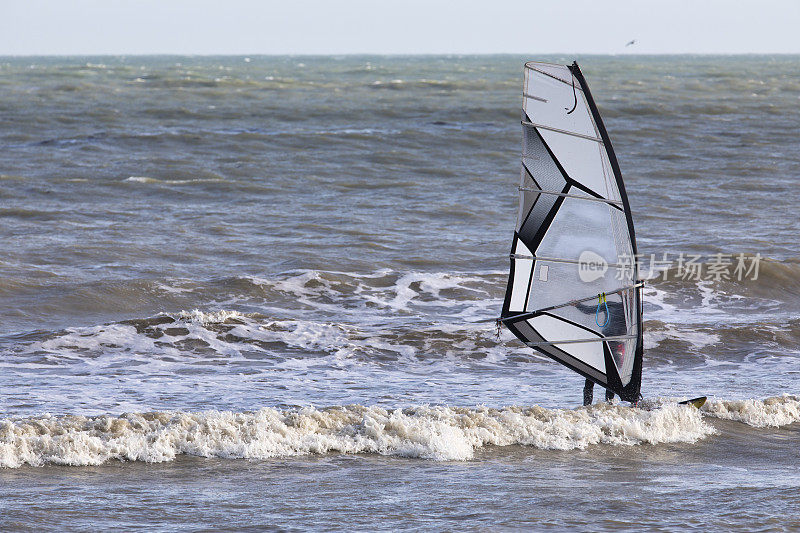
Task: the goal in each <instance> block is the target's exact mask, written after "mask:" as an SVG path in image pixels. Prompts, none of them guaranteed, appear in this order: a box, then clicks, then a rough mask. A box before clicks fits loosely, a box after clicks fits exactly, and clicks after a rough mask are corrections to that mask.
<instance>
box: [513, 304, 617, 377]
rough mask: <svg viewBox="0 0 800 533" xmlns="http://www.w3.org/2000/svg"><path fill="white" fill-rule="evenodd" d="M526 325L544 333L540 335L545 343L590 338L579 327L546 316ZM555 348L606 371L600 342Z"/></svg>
mask: <svg viewBox="0 0 800 533" xmlns="http://www.w3.org/2000/svg"><path fill="white" fill-rule="evenodd" d="M528 324H530V325H531V327H533V328H534V329H535V330H536V331H543V332H546V333H545V334H543V335H542V337H543V338H544V339H545V340H546V341H556V340H558V341H582V340H585V339H586V338H587V337H592V335H591V334H590V333H588V332H587V331H585V330H583V329H581V328H579V327H576V326H573V325H572V324H569V323H567V322H564V321H562V320H558V319H556V318H553V317H550V316H547V315H542V316H537V317H536V318H532V319H530V320H528ZM598 339H600V336H598ZM555 347H556V348H558V349H560V350H562V351H564V352H567V353H568V354H569V355H571V356H572V357H574V358H575V359H577V360H579V361H581V362H583V363H586V364H587V365H589V366H591V367H592V368H595V369H597V370H599V371H600V372H603V373H605V371H606V363H605V359H604V357H603V344H602V343H600V342H572V343H564V344H555Z"/></svg>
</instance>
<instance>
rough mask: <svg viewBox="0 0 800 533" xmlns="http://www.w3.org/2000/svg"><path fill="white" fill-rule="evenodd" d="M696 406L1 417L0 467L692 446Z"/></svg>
mask: <svg viewBox="0 0 800 533" xmlns="http://www.w3.org/2000/svg"><path fill="white" fill-rule="evenodd" d="M714 432H715V430H714V428H712V427H711V426H709V425H708V424H706V423H705V422H704V421H703V419H702V416H701V414H700V412H699V411H698V410H696V409H694V408H691V407H686V406H677V405H670V406H664V407H661V408H659V409H656V410H653V411H646V410H642V409H633V408H629V407H623V406H620V405H611V404H597V405H594V406H591V407H588V408H587V407H583V408H578V409H574V410H568V409H545V408H542V407H538V406H533V407H506V408H502V409H491V408H487V407H480V408H459V407H428V406H422V407H412V408H407V409H395V410H387V409H383V408H380V407H375V406H372V407H364V406H359V405H352V406H344V407H331V408H326V409H315V408H313V407H306V408H299V409H286V410H278V409H273V408H263V409H261V410H259V411H256V412H240V413H235V412H229V411H201V412H177V411H165V412H152V413H141V414H130V413H126V414H123V415H120V416H110V415H102V416H91V417H86V416H74V415H68V416H43V417H37V418H24V419H17V420H15V419H5V420H2V421H0V466H2V467H6V468H18V467H20V466H23V465H26V464H27V465H33V466H40V465H45V464H58V465H74V466H84V465H98V464H102V463H104V462H106V461H109V460H112V459H117V460H125V461H145V462H150V463H157V462H164V461H171V460H173V459H174V458H175V457H176V456H177V455H181V454H186V455H194V456H200V457H221V458H231V459H234V458H244V459H266V458H273V457H289V456H299V455H309V454H328V453H344V454H357V453H372V454H381V455H388V456H400V457H416V458H423V459H432V460H438V461H464V460H469V459H472V458H473V457H474V454H475V451H476V450H477V449H479V448H481V447H484V446H489V445H493V446H509V445H524V446H532V447H535V448H540V449H550V450H573V449H584V448H586V447H588V446H591V445H596V444H606V445H612V446H632V445H637V444H658V443H666V442H671V443H674V442H695V441H697V440H698V439H701V438H703V437H705V436H707V435H710V434H713V433H714Z"/></svg>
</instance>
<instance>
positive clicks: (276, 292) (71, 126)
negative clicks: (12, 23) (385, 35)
mask: <svg viewBox="0 0 800 533" xmlns="http://www.w3.org/2000/svg"><path fill="white" fill-rule="evenodd" d="M247 59H249V60H245V58H243V57H221V58H213V57H194V58H188V57H128V58H124V57H120V58H111V57H105V58H0V74H2V75H1V76H0V146H2V150H0V202H2V204H1V205H0V217H1V218H2V224H0V235H1V236H2V240H3V242H4V243H5V245H6V246H5V253H4V254H3V256H2V257H0V295H2V298H0V316H2V317H3V320H2V321H0V370H2V371H1V372H0V390H1V391H2V395H0V413H2V415H0V417H1V418H2V421H0V465H1V466H2V467H4V468H3V469H1V470H0V480H2V481H0V501H2V502H3V504H2V505H3V512H2V513H0V514H1V515H2V516H1V517H0V526H3V529H14V528H24V527H33V526H42V527H50V528H53V529H64V528H68V527H71V526H74V528H86V529H88V528H90V527H93V526H95V525H100V526H101V527H107V528H111V527H124V528H137V527H140V528H151V527H165V526H166V525H168V524H169V525H172V526H175V525H177V524H180V525H182V527H185V528H197V527H211V528H225V527H231V526H232V525H235V526H236V527H244V526H252V527H255V528H258V527H284V528H293V527H296V528H299V529H306V528H318V529H340V528H345V527H354V526H361V527H362V528H369V529H380V528H384V529H398V528H410V527H424V528H449V529H455V528H467V529H482V528H486V527H493V528H509V529H518V528H527V527H530V528H536V529H545V528H551V529H566V528H589V527H591V528H599V529H635V528H637V527H639V525H640V524H641V523H642V521H643V520H644V521H645V523H646V525H649V526H652V527H654V528H664V529H670V528H675V527H704V526H712V527H718V528H724V529H747V530H772V529H782V528H796V527H798V525H799V524H798V515H799V514H800V513H798V510H797V508H796V506H795V505H794V504H793V502H795V501H796V500H797V496H798V488H797V487H798V486H800V476H799V475H798V472H797V459H798V457H797V449H798V447H797V443H798V437H800V434H799V433H798V431H799V430H800V425H798V423H799V422H798V421H800V400H799V399H798V394H800V389H798V385H797V382H798V379H797V378H798V375H799V374H800V370H798V369H799V368H800V366H798V362H799V361H798V359H799V358H800V351H798V348H797V347H798V341H800V321H798V318H797V316H798V312H799V311H800V282H798V279H800V260H798V255H797V247H796V239H797V238H796V235H797V233H798V229H800V228H798V218H797V216H796V215H797V207H796V201H795V198H794V194H792V193H793V192H794V191H795V189H796V183H797V178H798V176H800V156H798V154H797V152H796V144H797V143H796V134H795V131H796V126H797V123H798V120H799V119H800V108H799V107H798V101H799V100H800V81H798V79H797V78H796V76H793V75H792V73H793V72H794V71H796V70H797V68H798V66H800V58H798V57H795V56H776V57H756V56H748V57H688V56H675V57H636V56H625V57H597V56H595V57H592V56H589V57H585V58H578V60H579V62H580V63H581V66H582V69H583V70H584V72H585V74H586V77H587V80H588V82H589V83H590V85H591V87H592V92H593V94H594V96H595V99H596V100H597V101H598V104H599V106H600V111H601V113H602V114H603V117H604V119H605V122H606V127H607V129H608V130H609V133H610V135H611V138H612V140H613V142H614V147H615V149H616V152H617V157H618V159H619V161H620V165H621V167H622V171H623V175H624V177H625V181H626V187H627V189H628V194H629V196H630V201H631V207H632V211H633V215H634V221H635V224H636V230H637V238H638V244H639V250H640V252H642V253H644V254H645V255H646V256H650V254H655V259H657V260H659V259H663V258H664V254H667V259H668V261H667V262H663V261H662V262H661V263H658V262H657V261H656V262H655V263H654V270H653V272H652V273H651V274H650V275H649V277H651V278H652V279H651V281H650V283H649V284H648V287H647V288H646V290H645V316H644V318H645V348H646V351H645V367H644V376H643V394H644V396H645V398H646V399H647V400H648V401H647V402H646V403H645V405H644V407H646V408H648V409H651V410H645V409H632V408H630V407H627V406H622V405H615V406H611V407H609V406H596V407H592V408H590V409H586V408H577V405H578V404H579V402H580V400H581V386H582V378H580V377H579V376H577V375H574V374H572V373H571V372H569V371H568V370H566V369H563V368H562V367H560V366H558V365H557V364H555V363H553V362H551V361H549V360H547V359H545V358H543V357H541V356H538V355H536V354H532V353H530V351H529V350H528V349H526V348H524V347H522V346H520V345H519V343H518V341H516V340H514V339H513V338H512V336H511V335H510V334H508V332H501V336H500V338H499V339H497V338H496V337H495V331H494V327H493V323H492V322H491V319H492V318H494V317H495V316H497V314H498V313H499V309H500V303H501V298H502V294H503V291H504V289H505V281H506V274H507V268H508V264H507V262H508V256H507V254H508V247H509V243H510V237H511V232H512V231H513V225H514V218H515V216H516V201H517V199H516V196H517V191H516V185H517V180H518V172H519V146H520V127H519V122H518V121H519V105H520V91H521V79H522V63H523V61H524V60H525V59H531V58H521V57H513V56H484V57H302V58H299V57H252V58H247ZM546 59H550V60H555V61H560V62H571V59H572V58H566V57H564V58H561V57H552V58H546ZM682 253H683V254H685V255H687V256H688V255H690V254H697V255H700V256H701V260H700V261H701V263H702V264H703V265H704V268H705V270H704V271H703V272H704V273H706V274H704V275H703V276H701V279H699V280H695V279H680V276H679V275H678V274H679V273H678V271H677V268H676V265H675V263H674V261H675V260H676V258H677V257H679V255H680V254H682ZM719 253H722V254H731V257H730V258H731V260H732V261H733V263H734V266H735V262H736V260H737V257H738V256H739V254H747V255H745V256H744V258H745V259H746V260H747V261H748V262H752V261H753V258H754V257H755V256H754V254H760V255H761V257H762V258H763V260H761V261H760V263H759V272H758V276H757V279H751V278H752V277H753V276H752V275H750V276H743V277H744V279H742V280H737V279H736V277H737V276H736V275H735V274H733V270H732V269H731V270H730V272H731V276H730V277H731V278H732V279H727V280H726V279H719V280H715V279H713V277H711V276H708V275H707V272H708V269H709V265H710V264H711V263H712V262H713V261H714V258H713V254H719ZM670 262H671V264H670ZM648 263H649V262H648ZM668 267H670V268H668ZM665 270H666V277H667V279H666V280H664V279H663V277H664V271H665ZM700 394H707V395H709V396H711V400H710V401H709V403H708V404H707V406H706V407H704V409H703V410H702V411H696V410H693V409H692V408H688V407H686V408H678V407H675V406H673V405H672V401H673V400H676V399H680V398H686V397H690V396H697V395H700ZM513 406H518V407H513ZM62 465H63V466H62ZM431 495H433V497H431ZM709 500H712V501H713V502H714V504H713V505H711V506H709V505H708V502H709ZM76 502H85V504H84V505H83V506H78V505H77V503H76ZM643 517H644V518H643Z"/></svg>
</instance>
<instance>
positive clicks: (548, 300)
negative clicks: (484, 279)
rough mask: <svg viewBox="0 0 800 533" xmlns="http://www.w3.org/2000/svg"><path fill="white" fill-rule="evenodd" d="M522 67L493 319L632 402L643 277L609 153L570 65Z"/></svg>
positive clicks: (638, 355)
mask: <svg viewBox="0 0 800 533" xmlns="http://www.w3.org/2000/svg"><path fill="white" fill-rule="evenodd" d="M525 66H526V68H525V83H524V86H523V99H522V100H523V102H522V104H523V106H522V107H523V108H522V116H523V120H522V121H521V122H522V129H523V147H522V175H521V183H520V185H519V187H518V189H519V194H520V207H519V213H518V220H517V226H516V231H515V232H514V238H513V241H512V247H511V254H510V259H511V265H510V273H509V282H508V289H507V291H506V298H505V300H504V303H503V311H502V314H501V318H500V319H501V321H502V322H503V324H505V325H506V327H508V329H509V330H510V331H512V332H513V333H514V334H515V335H516V336H517V337H518V338H519V339H520V340H522V341H523V342H524V343H525V344H526V345H528V346H530V347H532V348H533V349H535V350H537V351H539V352H542V353H544V354H545V355H547V356H549V357H551V358H553V359H555V360H556V361H558V362H560V363H562V364H564V365H566V366H568V367H570V368H572V369H573V370H575V371H576V372H578V373H580V374H582V375H584V376H585V377H587V378H589V379H591V380H593V381H595V382H596V383H599V384H600V385H602V386H604V387H607V388H608V389H610V390H612V391H614V392H615V393H617V394H619V395H620V396H621V397H622V398H623V399H625V400H630V401H635V400H636V399H638V397H639V389H640V383H641V362H642V361H641V360H642V320H641V311H642V309H641V294H640V287H641V283H640V282H639V280H638V277H637V268H636V266H637V265H636V259H635V258H636V242H635V236H634V232H633V220H632V217H631V213H630V206H629V203H628V199H627V196H626V193H625V187H624V184H623V183H622V176H621V173H620V170H619V165H618V162H617V159H616V155H615V154H614V150H613V148H612V146H611V142H610V139H609V137H608V133H607V131H606V129H605V126H604V125H603V122H602V119H601V118H600V114H599V112H598V110H597V106H596V105H595V103H594V100H593V99H592V95H591V92H590V91H589V87H588V85H587V84H586V80H585V79H584V77H583V74H582V73H581V71H580V69H579V68H578V66H577V64H573V65H569V66H564V65H554V64H549V63H533V62H531V63H526V65H525ZM587 294H597V295H598V297H597V300H596V302H594V303H593V302H592V301H591V300H593V298H592V297H589V298H587V297H586V295H587ZM601 303H602V306H601V305H600V304H601Z"/></svg>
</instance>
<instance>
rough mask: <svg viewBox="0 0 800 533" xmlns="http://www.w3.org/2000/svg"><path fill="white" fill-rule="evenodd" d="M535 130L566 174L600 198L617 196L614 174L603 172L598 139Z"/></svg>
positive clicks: (613, 198) (602, 152) (602, 150)
mask: <svg viewBox="0 0 800 533" xmlns="http://www.w3.org/2000/svg"><path fill="white" fill-rule="evenodd" d="M539 133H540V134H541V135H542V137H543V138H544V141H545V143H546V144H547V146H548V147H549V148H550V150H551V151H552V152H553V155H555V157H556V159H557V160H558V161H559V163H561V166H562V167H563V168H564V170H565V171H566V173H567V175H568V176H569V177H570V178H572V179H573V180H575V181H577V182H578V183H580V184H581V185H583V186H585V187H586V188H588V189H590V190H591V191H593V192H595V193H597V194H598V195H600V196H602V197H603V198H608V199H610V200H618V199H619V193H618V192H617V186H616V183H614V175H613V174H606V172H605V165H604V164H603V155H604V152H605V150H604V149H603V146H602V145H601V144H600V143H597V142H595V141H590V140H587V139H583V138H581V137H575V136H574V135H567V134H564V133H558V132H555V131H548V130H545V129H542V130H540V131H539Z"/></svg>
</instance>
